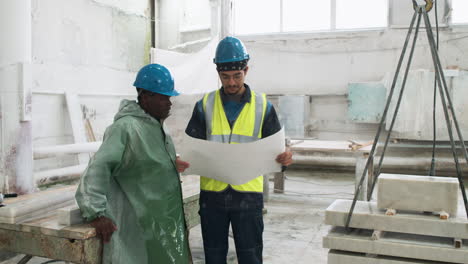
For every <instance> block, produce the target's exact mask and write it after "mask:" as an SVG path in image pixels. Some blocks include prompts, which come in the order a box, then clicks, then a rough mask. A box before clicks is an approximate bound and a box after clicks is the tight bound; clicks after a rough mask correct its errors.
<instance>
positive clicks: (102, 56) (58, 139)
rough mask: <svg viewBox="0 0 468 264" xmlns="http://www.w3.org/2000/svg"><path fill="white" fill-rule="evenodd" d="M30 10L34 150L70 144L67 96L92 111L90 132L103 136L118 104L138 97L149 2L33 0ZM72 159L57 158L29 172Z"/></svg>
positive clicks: (146, 53) (145, 60) (147, 46)
mask: <svg viewBox="0 0 468 264" xmlns="http://www.w3.org/2000/svg"><path fill="white" fill-rule="evenodd" d="M31 13H32V42H33V48H32V79H33V87H32V89H33V106H32V107H33V139H34V147H41V146H52V145H57V144H66V143H74V137H73V129H72V126H71V122H70V116H69V111H68V109H69V107H68V105H67V101H66V99H65V96H64V94H65V93H71V94H76V95H77V96H78V102H77V104H78V105H77V106H76V107H79V105H85V106H86V107H87V108H88V109H89V111H90V112H92V113H93V115H91V124H92V126H93V129H94V133H95V134H96V137H97V138H98V139H100V138H102V135H103V133H104V129H105V127H106V126H108V125H109V124H110V123H111V122H112V117H113V115H114V114H115V112H116V111H117V109H118V104H119V101H120V100H121V99H122V98H123V97H128V98H135V96H134V95H135V94H136V92H135V88H134V87H133V86H132V84H133V81H134V78H135V74H136V71H138V69H139V68H141V67H142V66H143V65H145V64H147V63H149V59H150V58H149V50H150V47H151V27H150V19H149V17H150V15H149V13H150V11H149V1H147V0H125V1H116V0H70V1H66V2H64V1H60V0H33V1H32V12H31ZM78 109H79V108H78ZM80 117H81V116H80ZM76 162H77V160H76V157H73V156H71V157H61V158H59V159H46V160H39V161H35V164H34V165H35V166H34V167H35V170H36V171H37V170H43V169H48V168H53V167H63V166H67V165H73V164H76Z"/></svg>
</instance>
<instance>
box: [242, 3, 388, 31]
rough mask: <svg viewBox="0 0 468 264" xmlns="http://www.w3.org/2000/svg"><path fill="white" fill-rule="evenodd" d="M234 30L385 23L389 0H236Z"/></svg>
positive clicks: (358, 25) (333, 26)
mask: <svg viewBox="0 0 468 264" xmlns="http://www.w3.org/2000/svg"><path fill="white" fill-rule="evenodd" d="M233 18H234V34H237V35H244V34H262V33H281V32H298V31H302V32H303V31H316V30H335V29H363V28H381V27H386V26H387V24H388V22H387V20H388V0H353V1H350V0H254V1H253V0H233Z"/></svg>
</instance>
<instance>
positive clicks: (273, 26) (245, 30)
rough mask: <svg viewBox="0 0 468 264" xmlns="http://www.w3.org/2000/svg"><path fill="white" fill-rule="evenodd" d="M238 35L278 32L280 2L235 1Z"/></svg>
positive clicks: (258, 0)
mask: <svg viewBox="0 0 468 264" xmlns="http://www.w3.org/2000/svg"><path fill="white" fill-rule="evenodd" d="M233 11H234V16H233V17H234V27H235V29H234V31H235V33H236V34H258V33H272V32H278V30H279V28H280V0H254V1H252V0H234V10H233Z"/></svg>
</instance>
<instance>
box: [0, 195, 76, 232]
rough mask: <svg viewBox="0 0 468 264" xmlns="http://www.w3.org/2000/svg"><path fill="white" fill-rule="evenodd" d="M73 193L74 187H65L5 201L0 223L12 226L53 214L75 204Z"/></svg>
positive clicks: (1, 209) (0, 210)
mask: <svg viewBox="0 0 468 264" xmlns="http://www.w3.org/2000/svg"><path fill="white" fill-rule="evenodd" d="M75 191H76V186H67V187H62V188H56V189H51V190H46V191H40V192H36V193H32V194H27V195H21V196H18V197H17V198H10V199H6V200H5V201H4V204H5V207H1V208H0V223H9V224H14V223H18V222H21V221H24V220H26V219H30V218H34V217H39V216H41V217H44V216H47V215H48V213H51V214H55V212H54V211H55V210H57V209H59V208H62V207H65V206H69V205H72V204H73V203H74V202H75Z"/></svg>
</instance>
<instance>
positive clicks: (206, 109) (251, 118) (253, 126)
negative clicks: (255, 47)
mask: <svg viewBox="0 0 468 264" xmlns="http://www.w3.org/2000/svg"><path fill="white" fill-rule="evenodd" d="M249 58H250V57H249V54H248V53H247V51H246V48H245V46H244V44H243V43H242V42H241V41H240V40H239V39H237V38H234V37H226V38H224V39H223V40H221V41H220V43H219V44H218V47H217V49H216V56H215V58H214V63H215V64H216V69H217V71H218V75H219V79H220V80H221V83H222V87H221V88H220V89H219V90H216V91H213V92H210V93H208V94H205V96H204V97H203V99H202V100H200V101H198V102H197V103H196V105H195V108H194V110H193V114H192V118H191V119H190V121H189V124H188V126H187V128H186V130H185V132H186V133H187V134H188V135H190V136H192V137H195V138H199V139H205V140H210V141H217V142H223V143H229V144H235V143H247V142H252V141H256V140H259V139H262V138H265V137H268V136H270V135H273V134H275V133H276V132H278V131H279V130H280V129H281V125H280V123H279V121H278V117H277V115H276V111H275V109H274V107H273V106H272V104H271V103H270V102H268V101H267V100H266V96H265V94H262V93H257V92H255V91H254V90H252V89H251V88H250V86H249V85H247V84H246V83H244V80H245V76H246V74H247V72H248V70H249V67H248V66H247V63H248V61H249ZM276 161H277V162H278V163H281V164H282V165H283V166H288V165H290V164H291V163H292V154H291V152H290V151H286V152H284V153H281V154H279V155H278V156H277V158H276ZM200 188H201V191H200V217H201V228H202V236H203V247H204V251H205V261H206V263H207V264H223V263H226V257H227V253H228V233H229V226H230V225H231V226H232V231H233V235H234V242H235V245H236V254H237V259H238V263H239V264H257V263H262V261H263V260H262V251H263V238H262V234H263V214H262V209H263V176H259V177H257V178H256V179H253V180H251V181H249V182H247V183H245V184H242V185H229V184H227V183H224V182H220V181H217V180H214V179H210V178H206V177H200Z"/></svg>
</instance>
